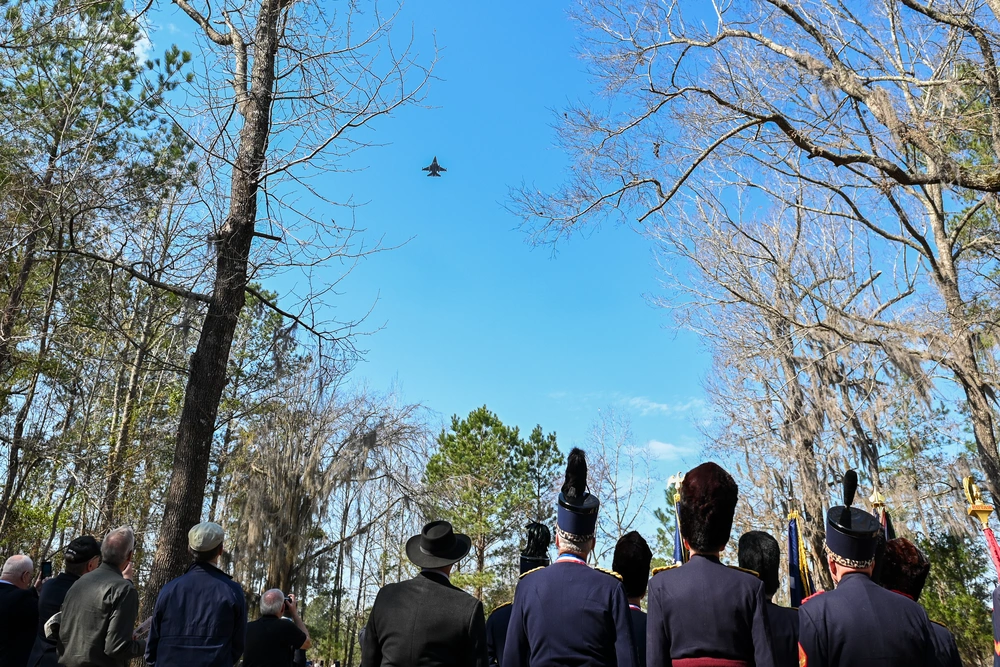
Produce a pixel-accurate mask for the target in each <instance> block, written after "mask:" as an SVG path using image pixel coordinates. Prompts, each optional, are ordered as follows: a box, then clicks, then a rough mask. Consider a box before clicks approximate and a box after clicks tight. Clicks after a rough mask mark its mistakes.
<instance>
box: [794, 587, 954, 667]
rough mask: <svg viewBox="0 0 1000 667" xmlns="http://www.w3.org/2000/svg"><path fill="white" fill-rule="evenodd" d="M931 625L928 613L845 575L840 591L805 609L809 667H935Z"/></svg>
mask: <svg viewBox="0 0 1000 667" xmlns="http://www.w3.org/2000/svg"><path fill="white" fill-rule="evenodd" d="M930 626H931V622H930V620H929V619H928V618H927V614H926V612H924V609H923V607H921V606H920V605H919V604H917V603H916V602H914V601H913V600H911V599H909V598H907V597H904V596H902V595H900V594H898V593H894V592H893V591H890V590H887V589H885V588H882V587H881V586H879V585H878V584H876V583H875V582H874V581H872V580H871V579H870V578H869V577H868V575H866V574H862V573H853V574H847V575H845V576H844V577H843V578H842V579H841V580H840V584H839V585H838V586H837V588H836V589H835V590H832V591H827V592H826V593H823V594H821V595H816V596H813V597H811V598H809V599H807V600H806V601H805V602H803V603H802V606H801V607H799V645H800V646H801V647H802V652H803V653H804V654H805V655H804V658H805V659H806V662H802V663H801V664H802V665H803V667H857V665H865V667H924V666H926V667H933V666H934V665H936V664H937V660H936V658H935V653H934V644H933V642H932V639H931V629H930Z"/></svg>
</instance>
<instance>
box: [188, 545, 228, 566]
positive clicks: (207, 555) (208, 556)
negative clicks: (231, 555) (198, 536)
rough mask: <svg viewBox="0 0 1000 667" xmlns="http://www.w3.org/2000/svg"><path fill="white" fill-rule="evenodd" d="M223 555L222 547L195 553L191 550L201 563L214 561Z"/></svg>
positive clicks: (196, 559)
mask: <svg viewBox="0 0 1000 667" xmlns="http://www.w3.org/2000/svg"><path fill="white" fill-rule="evenodd" d="M221 553H222V545H221V544H220V545H219V546H217V547H215V548H214V549H212V550H211V551H195V550H194V549H191V555H192V556H194V559H195V561H197V562H199V563H205V562H208V561H211V560H214V559H215V557H216V556H218V555H220V554H221Z"/></svg>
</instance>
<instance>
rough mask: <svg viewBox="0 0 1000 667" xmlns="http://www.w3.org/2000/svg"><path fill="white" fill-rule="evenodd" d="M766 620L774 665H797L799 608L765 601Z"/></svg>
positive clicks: (783, 666) (794, 666) (790, 666)
mask: <svg viewBox="0 0 1000 667" xmlns="http://www.w3.org/2000/svg"><path fill="white" fill-rule="evenodd" d="M767 620H768V622H769V623H770V624H771V650H772V651H773V652H774V667H798V665H799V610H798V609H797V608H795V607H779V606H778V605H776V604H774V603H772V602H768V603H767Z"/></svg>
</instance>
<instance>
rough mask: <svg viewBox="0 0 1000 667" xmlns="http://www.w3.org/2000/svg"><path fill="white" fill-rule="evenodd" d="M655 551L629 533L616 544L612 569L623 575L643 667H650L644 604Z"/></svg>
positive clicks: (639, 537) (634, 638) (632, 533)
mask: <svg viewBox="0 0 1000 667" xmlns="http://www.w3.org/2000/svg"><path fill="white" fill-rule="evenodd" d="M652 561H653V552H652V550H651V549H650V548H649V545H648V544H646V540H644V539H643V538H642V535H640V534H639V533H638V532H636V531H634V530H633V531H632V532H630V533H625V534H624V535H622V537H621V539H620V540H618V544H616V545H615V556H614V559H613V560H612V561H611V569H612V570H614V571H615V572H617V573H618V574H619V575H621V578H622V583H623V584H624V585H625V595H626V596H628V608H629V616H631V618H632V640H633V642H634V643H635V649H636V653H637V654H638V658H639V667H646V612H644V611H643V610H642V607H641V606H640V604H641V603H642V599H643V598H644V597H646V588H647V586H648V585H649V566H650V563H652Z"/></svg>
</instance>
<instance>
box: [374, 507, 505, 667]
mask: <svg viewBox="0 0 1000 667" xmlns="http://www.w3.org/2000/svg"><path fill="white" fill-rule="evenodd" d="M471 546H472V540H470V539H469V537H468V536H467V535H462V534H460V533H456V532H455V531H454V530H453V529H452V527H451V524H450V523H448V522H447V521H433V522H431V523H429V524H427V525H426V526H424V529H423V530H422V531H421V533H420V534H419V535H415V536H413V537H411V538H410V539H409V540H408V541H407V543H406V557H407V558H409V559H410V561H411V562H412V563H413V564H414V565H416V566H417V567H420V568H422V569H421V571H420V574H418V575H417V576H416V577H414V578H413V579H409V580H407V581H401V582H399V583H396V584H389V585H388V586H385V587H384V588H382V590H380V591H379V592H378V595H377V596H376V597H375V604H374V606H373V607H372V611H371V614H370V615H369V616H368V624H367V625H366V626H365V630H364V636H363V637H362V640H361V665H362V667H381V666H383V665H384V666H385V667H418V666H419V667H432V666H433V667H487V657H486V619H485V618H484V616H483V604H482V602H480V601H479V600H477V599H476V598H474V597H472V596H471V595H469V594H468V593H466V592H465V591H463V590H461V589H459V588H456V587H455V586H452V584H451V568H452V566H453V565H454V564H455V563H457V562H458V561H460V560H461V559H462V558H464V557H465V556H466V555H467V554H468V553H469V549H470V548H471Z"/></svg>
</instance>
